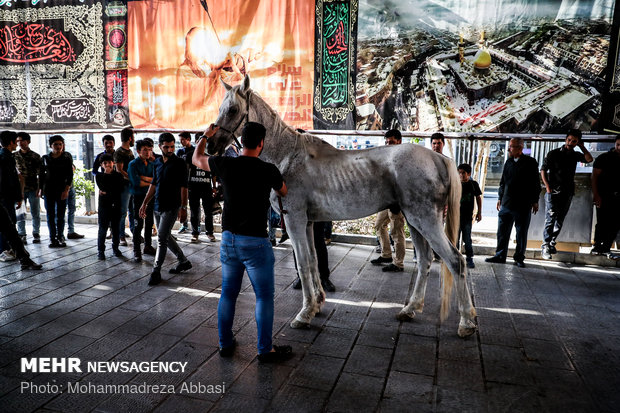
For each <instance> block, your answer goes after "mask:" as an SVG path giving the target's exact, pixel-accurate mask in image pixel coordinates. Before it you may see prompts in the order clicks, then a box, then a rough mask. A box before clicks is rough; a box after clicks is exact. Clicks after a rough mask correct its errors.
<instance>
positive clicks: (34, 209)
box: [17, 191, 41, 235]
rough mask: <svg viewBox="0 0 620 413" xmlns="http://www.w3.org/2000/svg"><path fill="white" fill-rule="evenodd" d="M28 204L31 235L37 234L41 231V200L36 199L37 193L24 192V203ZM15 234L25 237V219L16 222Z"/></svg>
mask: <svg viewBox="0 0 620 413" xmlns="http://www.w3.org/2000/svg"><path fill="white" fill-rule="evenodd" d="M26 201H27V202H28V203H29V204H30V214H31V215H32V233H33V234H37V235H38V234H39V230H40V229H41V199H40V198H39V197H37V191H26V192H24V202H26ZM17 232H19V235H26V217H24V219H23V220H21V221H17Z"/></svg>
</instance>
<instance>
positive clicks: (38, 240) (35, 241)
mask: <svg viewBox="0 0 620 413" xmlns="http://www.w3.org/2000/svg"><path fill="white" fill-rule="evenodd" d="M32 237H33V240H32V243H33V244H40V243H41V236H40V235H39V234H32Z"/></svg>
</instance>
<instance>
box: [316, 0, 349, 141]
mask: <svg viewBox="0 0 620 413" xmlns="http://www.w3.org/2000/svg"><path fill="white" fill-rule="evenodd" d="M357 11H358V0H316V10H315V25H316V27H315V35H314V38H315V46H314V49H315V50H314V52H315V61H314V71H315V74H314V107H313V109H314V129H348V130H351V129H355V73H356V43H357Z"/></svg>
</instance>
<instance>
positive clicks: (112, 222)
mask: <svg viewBox="0 0 620 413" xmlns="http://www.w3.org/2000/svg"><path fill="white" fill-rule="evenodd" d="M98 215H99V216H98V221H99V232H98V233H97V250H98V251H99V252H104V251H105V235H106V232H108V228H110V226H111V227H112V249H113V250H117V249H118V244H119V241H120V232H121V231H120V225H121V206H120V205H116V206H106V205H101V204H99V212H98Z"/></svg>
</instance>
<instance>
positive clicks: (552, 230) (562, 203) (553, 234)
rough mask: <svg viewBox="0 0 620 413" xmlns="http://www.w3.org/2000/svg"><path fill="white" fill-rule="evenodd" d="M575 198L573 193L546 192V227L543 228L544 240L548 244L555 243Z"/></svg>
mask: <svg viewBox="0 0 620 413" xmlns="http://www.w3.org/2000/svg"><path fill="white" fill-rule="evenodd" d="M572 200H573V196H572V195H566V194H563V193H557V194H554V193H546V194H545V204H546V209H545V229H544V230H543V240H544V242H545V244H547V245H551V246H553V245H555V244H556V242H557V239H558V236H559V235H560V231H561V230H562V225H564V218H566V214H568V210H569V209H570V204H571V202H572Z"/></svg>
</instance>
